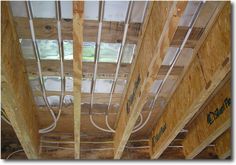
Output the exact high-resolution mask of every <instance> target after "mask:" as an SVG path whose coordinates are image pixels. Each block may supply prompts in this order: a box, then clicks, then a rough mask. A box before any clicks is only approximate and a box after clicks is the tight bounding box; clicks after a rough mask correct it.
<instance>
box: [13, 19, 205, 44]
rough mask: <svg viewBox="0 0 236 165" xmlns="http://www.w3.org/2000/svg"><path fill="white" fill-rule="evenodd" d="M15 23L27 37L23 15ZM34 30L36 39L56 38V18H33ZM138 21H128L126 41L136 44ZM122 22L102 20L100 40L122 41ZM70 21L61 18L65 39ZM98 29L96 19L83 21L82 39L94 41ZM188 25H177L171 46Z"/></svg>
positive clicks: (192, 40)
mask: <svg viewBox="0 0 236 165" xmlns="http://www.w3.org/2000/svg"><path fill="white" fill-rule="evenodd" d="M14 20H15V25H16V27H17V32H18V34H19V37H20V38H23V39H29V38H30V32H29V31H28V30H26V29H27V28H26V27H27V26H28V20H27V19H26V18H23V17H15V18H14ZM34 22H35V32H36V38H38V39H51V40H52V39H54V40H56V39H57V33H56V20H55V19H53V18H47V19H45V18H35V19H34ZM140 27H141V24H140V23H130V25H129V29H128V33H127V43H131V44H137V42H138V35H139V31H140ZM123 29H124V23H122V22H106V21H104V22H103V31H102V41H103V42H108V43H117V42H121V41H122V36H123ZM71 30H72V21H71V20H70V19H66V20H62V37H63V39H65V40H72V33H71ZM97 30H98V21H91V20H86V21H84V41H86V42H96V36H97ZM187 30H188V27H184V26H180V27H178V29H177V31H176V34H175V36H174V38H173V41H172V42H171V46H174V47H175V46H179V45H180V43H181V42H182V40H183V37H184V34H186V33H187ZM203 30H204V28H201V27H197V28H193V30H192V33H191V34H190V37H189V40H188V41H187V43H186V46H185V47H187V48H193V47H194V46H195V44H196V42H197V40H198V38H199V35H201V33H202V31H203Z"/></svg>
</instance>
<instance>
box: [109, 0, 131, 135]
mask: <svg viewBox="0 0 236 165" xmlns="http://www.w3.org/2000/svg"><path fill="white" fill-rule="evenodd" d="M133 3H134V2H133V1H129V6H128V11H127V14H126V18H125V26H124V33H123V38H122V42H121V47H120V50H119V55H118V61H117V67H116V73H115V78H114V80H113V83H112V87H111V91H110V98H109V103H108V107H107V111H106V126H107V127H108V128H109V129H110V130H111V131H112V132H115V130H114V129H112V128H111V126H110V125H109V123H108V111H109V109H110V106H111V101H112V95H113V93H114V90H115V86H116V83H117V79H118V74H119V70H120V64H121V60H122V57H123V52H124V47H125V43H126V38H127V32H128V28H129V22H130V17H131V13H132V9H133Z"/></svg>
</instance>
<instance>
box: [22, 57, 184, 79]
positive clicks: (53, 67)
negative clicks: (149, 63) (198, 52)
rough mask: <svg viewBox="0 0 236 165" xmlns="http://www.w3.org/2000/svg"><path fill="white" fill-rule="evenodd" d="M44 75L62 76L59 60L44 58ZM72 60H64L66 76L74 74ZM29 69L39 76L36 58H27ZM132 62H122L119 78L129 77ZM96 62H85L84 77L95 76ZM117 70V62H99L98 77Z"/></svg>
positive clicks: (163, 70) (162, 71)
mask: <svg viewBox="0 0 236 165" xmlns="http://www.w3.org/2000/svg"><path fill="white" fill-rule="evenodd" d="M41 64H42V68H43V75H45V76H60V67H59V62H58V60H42V61H41ZM72 65H73V61H72V60H65V61H64V72H65V75H66V76H72V74H73V68H72V67H71V66H72ZM26 66H27V71H28V74H29V75H30V76H38V71H37V63H36V61H35V60H26ZM130 68H131V64H121V67H120V71H119V75H118V78H119V79H127V75H128V74H129V71H130ZM93 69H94V63H93V62H83V69H82V71H83V78H92V76H93ZM168 69H169V66H167V65H166V66H165V65H163V66H161V68H160V70H159V73H158V75H159V76H162V77H163V76H164V75H165V74H166V73H167V72H168ZM115 71H116V63H105V62H104V63H99V64H98V70H97V77H98V78H104V79H106V78H111V79H114V76H115V74H114V73H115ZM182 71H183V67H182V66H175V67H174V68H173V70H172V72H171V74H170V75H171V76H176V75H179V74H180V73H181V72H182Z"/></svg>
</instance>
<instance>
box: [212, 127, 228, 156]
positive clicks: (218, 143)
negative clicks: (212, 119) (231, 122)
mask: <svg viewBox="0 0 236 165" xmlns="http://www.w3.org/2000/svg"><path fill="white" fill-rule="evenodd" d="M214 143H215V148H216V155H217V156H218V158H220V159H226V158H228V157H229V156H231V150H232V149H231V148H232V147H231V146H232V145H231V144H232V143H231V128H229V129H228V130H227V131H225V132H224V133H223V134H222V135H221V136H220V137H218V138H217V139H216V140H215V142H214Z"/></svg>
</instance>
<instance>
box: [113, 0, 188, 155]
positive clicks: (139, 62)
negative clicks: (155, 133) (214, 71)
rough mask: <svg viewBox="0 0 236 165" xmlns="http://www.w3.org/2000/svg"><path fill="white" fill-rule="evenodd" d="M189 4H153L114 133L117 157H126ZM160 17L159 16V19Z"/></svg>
mask: <svg viewBox="0 0 236 165" xmlns="http://www.w3.org/2000/svg"><path fill="white" fill-rule="evenodd" d="M186 5H187V2H153V4H151V5H150V6H151V7H150V10H149V12H150V13H149V18H148V20H147V21H148V22H146V25H145V26H146V27H145V26H144V27H145V30H144V31H143V36H141V37H143V39H142V41H140V43H139V44H140V45H138V49H137V57H136V59H135V62H134V63H133V65H134V66H132V70H131V76H130V79H129V84H128V87H127V89H126V92H125V95H124V99H123V100H122V102H121V104H120V114H119V117H118V122H117V128H116V133H115V136H114V147H115V149H114V159H120V157H121V156H122V153H123V150H124V148H125V145H126V143H127V141H128V139H129V137H130V134H131V133H132V130H133V128H134V125H135V123H136V120H137V119H138V116H139V113H140V112H141V110H142V108H143V106H144V104H145V102H146V101H147V94H148V93H149V90H150V87H151V85H152V84H153V82H154V80H155V79H156V78H157V73H158V71H159V69H160V66H161V64H162V61H163V60H164V57H165V55H166V52H167V49H168V47H169V46H170V43H171V41H172V39H173V36H174V34H175V32H176V30H177V27H178V23H179V20H180V17H181V15H182V14H183V12H184V9H185V7H186ZM160 15H161V17H159V16H160ZM157 17H158V18H159V19H158V21H155V20H156V19H157ZM144 24H145V23H144Z"/></svg>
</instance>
